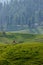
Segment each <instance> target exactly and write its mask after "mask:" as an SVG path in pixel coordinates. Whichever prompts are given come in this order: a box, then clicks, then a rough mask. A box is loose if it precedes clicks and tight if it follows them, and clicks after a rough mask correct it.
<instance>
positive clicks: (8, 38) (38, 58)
mask: <svg viewBox="0 0 43 65" xmlns="http://www.w3.org/2000/svg"><path fill="white" fill-rule="evenodd" d="M14 40H15V41H16V42H17V43H13V41H14ZM0 65H43V35H41V34H26V33H25V34H24V33H6V34H2V33H0Z"/></svg>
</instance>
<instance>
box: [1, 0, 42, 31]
mask: <svg viewBox="0 0 43 65" xmlns="http://www.w3.org/2000/svg"><path fill="white" fill-rule="evenodd" d="M39 26H42V28H43V0H11V1H10V2H8V1H7V3H5V2H4V5H3V4H2V3H0V30H11V31H12V30H21V29H25V28H29V29H30V31H31V29H35V30H36V29H37V27H39ZM36 31H37V30H36Z"/></svg>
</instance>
